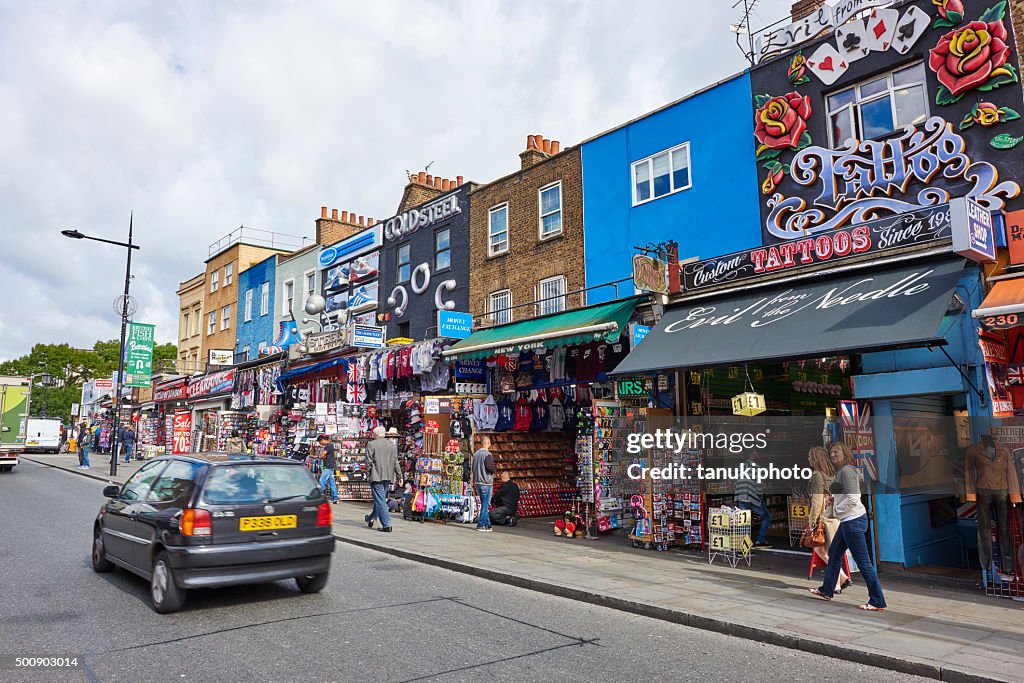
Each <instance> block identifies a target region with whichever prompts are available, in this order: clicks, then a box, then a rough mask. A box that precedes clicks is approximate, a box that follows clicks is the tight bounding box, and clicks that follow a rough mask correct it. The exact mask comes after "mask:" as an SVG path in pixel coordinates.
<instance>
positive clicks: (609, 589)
mask: <svg viewBox="0 0 1024 683" xmlns="http://www.w3.org/2000/svg"><path fill="white" fill-rule="evenodd" d="M25 459H26V460H31V461H33V462H37V463H41V464H44V465H50V466H52V467H57V468H60V469H64V470H66V471H69V472H73V473H75V474H81V475H82V476H88V477H91V478H93V479H98V480H101V481H112V482H123V481H125V480H126V479H127V478H128V477H129V476H131V474H132V473H133V472H135V471H136V470H137V469H138V468H139V467H140V466H141V463H139V462H132V463H131V464H129V465H124V464H119V465H118V476H117V477H116V478H111V477H110V476H108V475H107V471H108V469H107V463H106V462H101V461H100V459H99V458H93V459H92V462H93V466H92V468H91V469H90V470H87V471H83V470H79V469H76V465H77V463H78V460H77V458H76V456H73V455H30V456H28V457H26V458H25ZM368 510H369V506H368V505H367V504H363V503H350V502H343V503H342V504H341V505H339V506H336V507H335V526H334V531H335V536H336V537H337V538H338V539H339V540H341V541H345V542H348V543H352V544H354V545H359V546H362V547H366V548H371V549H374V550H378V551H382V552H386V553H390V554H392V555H396V556H399V557H405V558H408V559H412V560H416V561H420V562H425V563H428V564H433V565H436V566H440V567H445V568H448V569H451V570H453V571H458V572H462V573H466V574H471V575H475V576H479V577H481V578H485V579H490V580H494V581H498V582H501V583H506V584H511V585H516V586H520V587H523V588H528V589H531V590H537V591H541V592H544V593H550V594H553V595H560V596H563V597H567V598H572V599H575V600H581V601H584V602H590V603H593V604H599V605H604V606H607V607H612V608H615V609H621V610H624V611H627V612H632V613H635V614H641V615H645V616H649V617H653V618H656V619H662V620H665V621H671V622H675V623H680V624H685V625H688V626H694V627H697V628H703V629H707V630H711V631H717V632H721V633H726V634H729V635H734V636H738V637H742V638H748V639H752V640H756V641H760V642H766V643H772V644H776V645H781V646H784V647H790V648H794V649H799V650H804V651H808V652H816V653H821V654H822V655H825V656H832V657H839V658H842V659H845V660H848V661H854V662H862V663H864V664H870V665H873V666H879V667H883V668H888V669H892V670H895V671H902V672H905V673H912V674H917V675H921V676H928V677H932V678H936V679H941V680H946V681H989V680H995V681H1024V603H1018V602H1014V601H1011V600H1006V599H997V598H988V597H986V596H985V595H983V594H981V591H980V589H977V590H971V589H961V588H950V587H948V586H942V587H937V586H934V585H929V584H928V583H927V582H926V581H922V580H920V579H918V580H914V581H910V580H907V579H904V578H902V577H897V576H894V575H892V574H891V573H883V574H882V577H881V578H882V584H883V587H884V588H885V594H886V601H887V602H888V604H889V608H888V610H886V611H885V612H883V613H867V612H862V611H860V610H858V609H856V605H858V604H860V603H863V602H865V601H866V600H867V591H866V590H865V589H864V586H863V583H862V582H857V583H856V584H855V585H854V586H853V587H852V588H850V589H848V590H847V592H846V594H844V595H842V596H840V597H837V599H836V600H835V601H833V602H831V603H826V602H822V601H819V600H814V599H812V598H810V597H808V594H807V592H806V589H807V588H808V587H811V586H816V585H817V582H812V581H808V580H807V578H806V577H807V570H806V564H805V563H803V562H800V563H797V562H795V561H793V560H791V559H788V558H785V557H778V556H774V555H773V554H769V553H763V552H761V553H757V554H756V555H755V556H754V559H753V566H752V567H751V568H747V567H746V566H745V565H742V564H741V565H740V566H739V567H737V568H736V569H732V568H730V567H728V566H726V565H723V564H721V563H717V564H715V565H709V564H708V562H707V555H706V554H695V553H681V552H676V551H670V552H667V553H659V552H654V551H649V550H639V549H633V548H631V547H629V545H628V543H626V542H625V541H623V540H622V539H621V538H602V539H600V540H597V541H587V540H582V539H573V540H566V539H563V538H557V537H555V536H554V535H553V534H551V535H548V533H547V532H546V530H544V531H542V530H540V529H538V527H537V526H536V523H533V522H532V521H530V522H528V523H527V524H524V525H522V526H521V527H519V528H515V529H508V528H504V527H502V528H496V529H495V531H494V532H493V533H490V534H481V533H477V532H475V531H474V530H473V526H472V525H465V526H464V525H460V524H454V523H452V524H434V523H429V522H428V523H415V522H406V521H403V520H402V519H401V517H400V516H397V517H395V519H394V532H393V533H391V534H382V533H379V532H378V531H376V530H370V529H367V528H366V525H365V523H364V522H363V521H362V520H363V515H365V514H366V512H367V511H368ZM818 577H820V571H819V573H818ZM855 579H856V577H855Z"/></svg>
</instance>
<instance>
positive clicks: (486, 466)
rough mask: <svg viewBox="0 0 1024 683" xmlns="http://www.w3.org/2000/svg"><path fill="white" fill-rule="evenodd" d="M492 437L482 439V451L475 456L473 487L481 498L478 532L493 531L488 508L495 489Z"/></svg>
mask: <svg viewBox="0 0 1024 683" xmlns="http://www.w3.org/2000/svg"><path fill="white" fill-rule="evenodd" d="M490 448H491V437H489V436H482V437H480V449H479V450H478V451H477V452H476V453H474V454H473V465H472V473H473V485H474V486H475V487H476V493H477V495H478V496H480V518H479V519H478V520H477V522H476V530H477V531H490V530H491V517H490V514H488V510H487V508H488V507H490V505H491V491H492V489H493V488H494V472H495V471H496V470H497V469H498V468H497V467H495V466H494V458H492V457H491V450H490Z"/></svg>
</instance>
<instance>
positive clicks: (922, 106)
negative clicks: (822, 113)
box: [825, 63, 928, 148]
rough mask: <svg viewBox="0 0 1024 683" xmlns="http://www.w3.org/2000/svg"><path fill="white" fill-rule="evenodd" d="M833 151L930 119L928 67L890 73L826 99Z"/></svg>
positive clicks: (829, 137)
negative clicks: (925, 70) (857, 141)
mask: <svg viewBox="0 0 1024 683" xmlns="http://www.w3.org/2000/svg"><path fill="white" fill-rule="evenodd" d="M825 105H826V108H827V109H828V139H829V144H830V146H831V147H833V148H836V147H841V146H843V145H844V144H846V141H847V140H849V139H851V138H853V139H857V140H872V139H874V138H879V137H883V136H885V135H888V134H890V133H892V132H895V131H897V130H900V129H901V128H903V127H904V126H916V125H918V124H920V123H924V122H925V121H926V120H927V119H928V91H927V89H926V87H925V72H924V64H923V63H918V64H914V65H912V66H908V67H904V68H902V69H897V70H895V71H890V72H889V73H887V74H882V75H881V76H876V77H874V78H872V79H870V80H868V81H865V82H863V83H858V84H857V85H854V86H852V87H849V88H845V89H843V90H840V91H839V92H835V93H832V94H830V95H827V96H826V97H825Z"/></svg>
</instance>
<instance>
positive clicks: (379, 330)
mask: <svg viewBox="0 0 1024 683" xmlns="http://www.w3.org/2000/svg"><path fill="white" fill-rule="evenodd" d="M352 346H359V347H362V348H367V349H383V348H384V328H383V327H377V326H376V325H353V326H352Z"/></svg>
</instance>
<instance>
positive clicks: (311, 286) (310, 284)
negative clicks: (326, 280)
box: [302, 269, 316, 305]
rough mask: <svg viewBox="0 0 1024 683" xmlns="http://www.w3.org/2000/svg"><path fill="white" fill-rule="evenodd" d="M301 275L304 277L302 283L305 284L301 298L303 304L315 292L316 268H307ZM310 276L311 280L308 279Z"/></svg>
mask: <svg viewBox="0 0 1024 683" xmlns="http://www.w3.org/2000/svg"><path fill="white" fill-rule="evenodd" d="M302 277H303V278H305V280H304V282H303V284H304V285H305V286H306V289H305V291H304V292H303V299H302V304H303V305H305V304H306V300H307V299H309V297H311V296H313V295H314V294H316V269H313V270H307V271H306V272H304V273H303V274H302ZM310 278H312V280H310Z"/></svg>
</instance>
